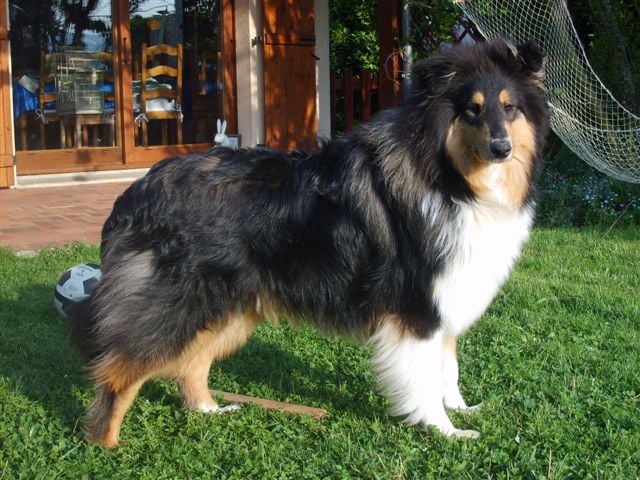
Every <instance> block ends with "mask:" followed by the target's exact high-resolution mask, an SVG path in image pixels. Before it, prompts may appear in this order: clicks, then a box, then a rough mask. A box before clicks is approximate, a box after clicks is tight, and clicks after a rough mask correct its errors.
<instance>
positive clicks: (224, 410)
mask: <svg viewBox="0 0 640 480" xmlns="http://www.w3.org/2000/svg"><path fill="white" fill-rule="evenodd" d="M241 408H242V405H240V404H239V403H231V404H229V405H227V406H225V407H218V409H217V410H216V411H215V412H214V413H216V414H218V415H222V414H225V413H229V412H237V411H238V410H240V409H241Z"/></svg>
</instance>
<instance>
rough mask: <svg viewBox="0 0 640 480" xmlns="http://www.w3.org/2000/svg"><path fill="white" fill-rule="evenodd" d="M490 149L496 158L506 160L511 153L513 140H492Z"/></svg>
mask: <svg viewBox="0 0 640 480" xmlns="http://www.w3.org/2000/svg"><path fill="white" fill-rule="evenodd" d="M489 149H490V150H491V153H492V154H493V156H494V158H495V159H496V160H504V159H505V158H507V157H508V156H509V154H510V153H511V142H509V140H503V139H500V140H491V143H490V144H489Z"/></svg>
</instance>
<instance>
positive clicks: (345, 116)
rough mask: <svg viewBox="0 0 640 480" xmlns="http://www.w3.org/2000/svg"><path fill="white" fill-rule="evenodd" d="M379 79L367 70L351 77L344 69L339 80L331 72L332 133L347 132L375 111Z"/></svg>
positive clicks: (349, 72)
mask: <svg viewBox="0 0 640 480" xmlns="http://www.w3.org/2000/svg"><path fill="white" fill-rule="evenodd" d="M378 94H379V86H378V79H377V78H375V77H373V76H372V74H371V72H369V71H368V70H364V69H363V70H361V71H360V72H359V73H358V74H356V75H354V72H353V70H352V69H350V68H347V69H345V70H344V73H343V75H342V76H341V77H338V76H336V74H335V72H333V71H332V72H331V134H332V135H335V134H336V132H342V133H347V132H350V131H351V130H353V127H354V125H356V124H357V123H360V122H366V121H367V120H369V119H370V118H371V115H373V114H374V113H376V112H377V111H378V105H379V98H378Z"/></svg>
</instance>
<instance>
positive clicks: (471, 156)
mask: <svg viewBox="0 0 640 480" xmlns="http://www.w3.org/2000/svg"><path fill="white" fill-rule="evenodd" d="M505 126H506V128H507V135H508V138H509V139H510V141H511V143H512V148H513V156H512V159H511V160H510V161H507V162H503V163H490V162H487V161H485V160H483V159H482V157H481V156H480V155H479V154H478V153H477V152H478V150H479V149H480V148H481V147H482V146H483V145H488V144H489V141H490V139H489V134H488V130H486V129H482V130H478V129H476V128H473V127H471V126H469V125H466V124H465V123H464V122H460V121H458V120H456V121H455V122H454V123H453V125H452V126H451V128H450V129H449V134H448V136H447V141H446V149H447V153H448V154H449V156H450V157H451V159H452V162H453V165H454V167H455V168H456V169H457V170H458V171H459V172H460V173H461V174H462V176H463V177H464V178H465V180H466V181H467V183H468V185H469V187H470V188H471V189H472V190H473V192H474V194H475V195H477V196H479V197H480V198H487V199H489V198H490V197H491V196H493V198H495V197H496V195H497V196H498V198H501V199H502V201H503V202H505V203H507V204H508V205H510V206H512V207H513V208H521V207H522V205H523V202H524V200H525V198H526V196H527V192H528V190H529V182H530V177H531V170H532V167H533V160H534V157H535V135H534V130H533V127H532V126H531V124H529V122H528V121H527V119H526V118H525V117H524V115H522V114H520V115H519V116H518V117H517V118H516V119H515V120H514V121H513V122H511V123H509V122H507V123H506V125H505Z"/></svg>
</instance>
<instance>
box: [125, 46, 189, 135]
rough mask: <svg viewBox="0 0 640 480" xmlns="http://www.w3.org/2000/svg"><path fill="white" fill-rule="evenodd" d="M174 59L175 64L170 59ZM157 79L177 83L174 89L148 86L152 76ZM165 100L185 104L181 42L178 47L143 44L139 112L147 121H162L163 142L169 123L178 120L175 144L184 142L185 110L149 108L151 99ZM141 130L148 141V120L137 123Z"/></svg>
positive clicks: (177, 104) (176, 104)
mask: <svg viewBox="0 0 640 480" xmlns="http://www.w3.org/2000/svg"><path fill="white" fill-rule="evenodd" d="M171 58H175V67H174V66H172V64H171V63H172V62H170V60H169V59H171ZM152 77H153V78H155V79H156V80H158V81H159V82H160V83H166V82H167V81H170V82H171V83H172V84H175V88H167V87H165V86H161V87H159V88H155V89H152V90H148V89H147V82H148V80H149V79H150V78H152ZM162 98H164V99H166V100H167V101H174V102H175V107H176V108H177V107H179V106H181V105H182V44H181V43H179V44H178V45H177V46H176V47H173V46H171V45H167V44H164V43H161V44H158V45H153V46H150V47H149V46H147V44H146V43H143V44H142V54H141V65H140V114H142V115H144V116H145V117H146V119H147V120H149V121H151V120H160V121H162V143H163V145H168V128H167V127H168V124H167V122H169V121H175V124H176V143H177V144H178V145H181V144H182V112H181V111H180V110H177V109H176V110H155V109H151V110H149V101H150V100H153V99H162ZM136 127H137V129H138V130H141V132H142V142H141V143H142V145H143V146H145V147H146V146H147V145H148V144H149V138H148V126H147V121H144V120H143V121H139V122H137V123H136Z"/></svg>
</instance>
